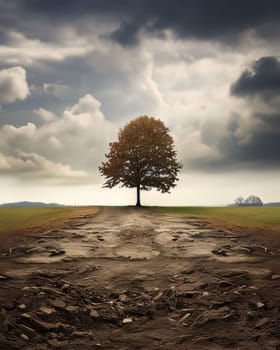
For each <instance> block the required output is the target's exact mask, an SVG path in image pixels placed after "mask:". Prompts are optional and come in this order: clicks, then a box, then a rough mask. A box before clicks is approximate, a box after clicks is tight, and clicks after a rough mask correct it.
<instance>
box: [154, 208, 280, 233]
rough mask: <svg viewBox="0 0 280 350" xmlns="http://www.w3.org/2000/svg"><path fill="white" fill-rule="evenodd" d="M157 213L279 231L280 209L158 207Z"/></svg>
mask: <svg viewBox="0 0 280 350" xmlns="http://www.w3.org/2000/svg"><path fill="white" fill-rule="evenodd" d="M154 210H155V211H156V212H157V213H161V214H174V215H186V216H197V217H201V218H205V219H208V220H210V221H213V222H221V223H222V222H226V223H228V224H232V225H238V226H246V227H249V228H258V227H270V228H272V229H277V230H278V229H279V230H280V207H158V208H154Z"/></svg>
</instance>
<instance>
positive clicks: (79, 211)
mask: <svg viewBox="0 0 280 350" xmlns="http://www.w3.org/2000/svg"><path fill="white" fill-rule="evenodd" d="M97 212H98V209H97V208H95V207H59V208H0V235H1V234H6V233H10V232H14V233H20V232H21V231H22V232H24V231H28V230H36V229H37V228H40V227H46V228H48V227H55V226H58V225H60V224H62V223H63V222H65V221H67V220H68V219H70V218H75V217H78V216H81V215H87V214H96V213H97Z"/></svg>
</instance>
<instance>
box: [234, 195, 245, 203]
mask: <svg viewBox="0 0 280 350" xmlns="http://www.w3.org/2000/svg"><path fill="white" fill-rule="evenodd" d="M244 202H245V199H244V198H243V197H242V196H239V197H237V198H236V199H235V200H234V203H235V204H236V205H242V204H244Z"/></svg>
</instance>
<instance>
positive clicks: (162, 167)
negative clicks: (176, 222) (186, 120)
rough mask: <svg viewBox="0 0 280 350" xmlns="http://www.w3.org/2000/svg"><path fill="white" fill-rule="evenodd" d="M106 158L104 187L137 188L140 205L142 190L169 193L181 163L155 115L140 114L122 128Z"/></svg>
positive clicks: (102, 168)
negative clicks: (154, 189)
mask: <svg viewBox="0 0 280 350" xmlns="http://www.w3.org/2000/svg"><path fill="white" fill-rule="evenodd" d="M109 146H110V151H109V153H108V154H106V155H105V156H106V158H107V161H106V162H102V164H101V166H100V167H99V171H100V173H101V175H103V176H104V177H105V178H106V179H107V181H106V182H105V183H104V185H103V187H109V188H112V187H114V186H116V185H120V186H121V187H128V188H136V191H137V202H136V206H137V207H140V206H141V202H140V190H145V191H149V190H151V189H152V188H156V189H157V190H158V191H161V192H162V193H164V192H169V190H170V188H171V187H175V186H176V185H175V182H176V181H177V180H178V179H177V173H178V171H179V169H181V168H182V164H181V163H180V162H178V161H177V159H176V151H175V150H174V142H173V139H172V137H171V136H170V135H169V129H168V128H166V127H165V126H164V124H163V122H162V121H161V120H159V119H155V118H153V117H147V116H141V117H138V118H136V119H134V120H132V121H131V122H129V123H128V124H127V125H125V127H124V128H123V129H121V130H120V132H119V135H118V141H116V142H111V143H110V144H109Z"/></svg>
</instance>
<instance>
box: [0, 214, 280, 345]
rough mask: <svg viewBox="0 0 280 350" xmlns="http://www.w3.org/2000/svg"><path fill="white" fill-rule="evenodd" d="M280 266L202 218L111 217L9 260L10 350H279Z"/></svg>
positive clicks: (271, 252)
mask: <svg viewBox="0 0 280 350" xmlns="http://www.w3.org/2000/svg"><path fill="white" fill-rule="evenodd" d="M279 255H280V250H279V242H275V244H273V245H272V246H270V247H267V246H265V245H264V242H263V241H255V240H253V239H252V237H251V236H250V235H243V234H240V233H239V234H236V233H234V232H229V231H226V230H221V229H216V228H215V227H212V226H211V225H209V224H208V223H206V222H202V221H200V220H198V219H197V218H192V217H179V216H168V215H158V214H155V213H153V212H152V211H151V210H148V209H145V210H144V209H143V210H142V209H141V210H135V209H132V208H103V209H102V210H101V212H100V214H99V215H97V216H95V217H81V218H80V219H76V220H72V221H69V222H68V223H67V224H66V225H65V227H63V228H62V229H59V230H56V229H53V230H49V231H46V232H42V233H40V234H37V235H36V236H35V235H31V236H28V237H26V238H25V240H24V241H23V242H21V244H20V245H19V246H13V247H10V248H9V249H6V250H1V251H0V256H1V265H2V269H1V276H0V283H1V285H0V286H1V289H0V291H1V294H0V302H1V314H0V324H1V326H0V344H1V345H0V349H31V350H32V349H81V348H82V349H175V348H176V349H228V348H231V349H246V350H248V349H249V350H250V349H280V338H279V336H280V328H279V324H280V322H279V321H280V319H279V306H280V296H279V295H280V293H279V291H280V276H279V274H278V271H279ZM1 346H2V347H1Z"/></svg>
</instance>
